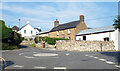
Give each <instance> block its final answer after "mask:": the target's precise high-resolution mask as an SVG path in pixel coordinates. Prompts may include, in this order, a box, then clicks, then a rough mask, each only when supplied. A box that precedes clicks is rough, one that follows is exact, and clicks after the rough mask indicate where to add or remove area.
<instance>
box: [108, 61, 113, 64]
mask: <svg viewBox="0 0 120 71" xmlns="http://www.w3.org/2000/svg"><path fill="white" fill-rule="evenodd" d="M106 63H107V64H115V63H114V62H111V61H106Z"/></svg>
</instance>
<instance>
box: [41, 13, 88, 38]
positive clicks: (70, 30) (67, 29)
mask: <svg viewBox="0 0 120 71" xmlns="http://www.w3.org/2000/svg"><path fill="white" fill-rule="evenodd" d="M85 29H88V28H87V26H86V24H85V22H84V16H83V15H80V20H77V21H72V22H68V23H64V24H59V21H58V20H57V19H56V21H54V27H53V28H52V29H51V30H50V31H49V32H47V33H42V34H48V37H55V38H67V39H72V40H75V36H76V34H78V33H79V32H80V31H81V30H85ZM42 34H40V35H42Z"/></svg>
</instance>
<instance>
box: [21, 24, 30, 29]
mask: <svg viewBox="0 0 120 71" xmlns="http://www.w3.org/2000/svg"><path fill="white" fill-rule="evenodd" d="M27 25H28V24H26V25H24V26H23V27H21V28H20V30H21V29H22V28H24V27H25V26H27Z"/></svg>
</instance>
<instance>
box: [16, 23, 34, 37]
mask: <svg viewBox="0 0 120 71" xmlns="http://www.w3.org/2000/svg"><path fill="white" fill-rule="evenodd" d="M24 30H26V34H25V33H24ZM31 31H32V32H33V33H32V34H31ZM18 33H20V34H21V35H22V37H29V38H30V37H32V36H35V35H36V30H35V29H34V28H33V27H32V26H31V25H30V24H27V25H26V26H25V27H23V28H22V29H21V30H20V31H18Z"/></svg>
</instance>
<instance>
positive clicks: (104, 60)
mask: <svg viewBox="0 0 120 71" xmlns="http://www.w3.org/2000/svg"><path fill="white" fill-rule="evenodd" d="M99 60H101V61H107V60H106V59H99Z"/></svg>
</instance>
